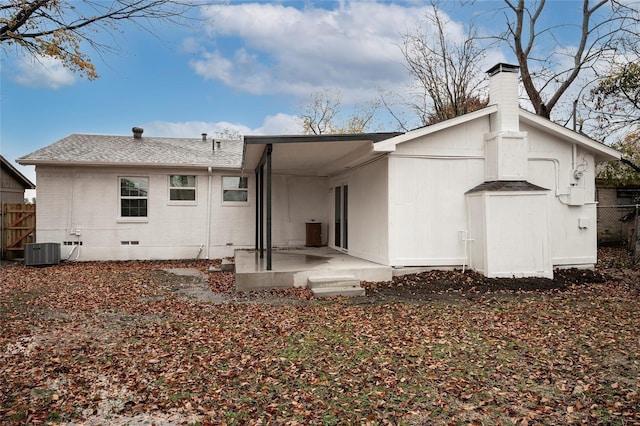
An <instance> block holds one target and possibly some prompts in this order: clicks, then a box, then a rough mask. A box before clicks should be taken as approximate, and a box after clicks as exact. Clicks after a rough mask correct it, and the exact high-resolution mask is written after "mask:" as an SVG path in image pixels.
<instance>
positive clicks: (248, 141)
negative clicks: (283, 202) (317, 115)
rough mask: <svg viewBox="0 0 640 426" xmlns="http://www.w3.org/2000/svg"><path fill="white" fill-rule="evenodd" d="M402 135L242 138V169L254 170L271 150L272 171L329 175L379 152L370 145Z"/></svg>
mask: <svg viewBox="0 0 640 426" xmlns="http://www.w3.org/2000/svg"><path fill="white" fill-rule="evenodd" d="M399 134H401V133H395V132H393V133H392V132H389V133H354V134H331V135H280V136H245V137H244V161H243V169H244V170H255V169H256V168H258V167H259V166H260V164H261V162H262V161H264V155H265V150H266V147H267V146H271V147H272V152H271V155H272V171H273V172H278V173H286V174H292V175H312V176H329V175H331V174H334V173H336V172H339V171H341V170H344V169H347V168H350V167H353V166H355V165H358V164H361V163H364V162H367V161H368V160H370V159H372V158H374V157H375V156H377V155H380V153H376V152H374V151H373V144H374V143H375V142H379V141H382V140H385V139H389V138H392V137H394V136H398V135H399Z"/></svg>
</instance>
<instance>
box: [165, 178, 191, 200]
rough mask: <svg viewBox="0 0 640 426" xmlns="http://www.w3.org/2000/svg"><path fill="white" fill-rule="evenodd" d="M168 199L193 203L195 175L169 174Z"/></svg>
mask: <svg viewBox="0 0 640 426" xmlns="http://www.w3.org/2000/svg"><path fill="white" fill-rule="evenodd" d="M169 201H177V202H180V203H182V202H186V203H188V204H194V203H195V201H196V177H195V176H193V175H170V176H169Z"/></svg>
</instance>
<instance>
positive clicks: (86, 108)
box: [0, 0, 581, 181]
mask: <svg viewBox="0 0 640 426" xmlns="http://www.w3.org/2000/svg"><path fill="white" fill-rule="evenodd" d="M452 4H453V3H444V5H445V7H446V6H447V5H452ZM503 5H504V3H502V2H500V1H481V2H477V3H475V6H474V7H473V8H472V7H467V8H459V7H451V8H450V9H451V10H446V9H445V12H446V13H447V14H448V15H449V17H450V19H451V20H452V25H451V26H450V29H449V31H450V34H449V35H450V36H451V37H454V38H455V37H459V36H461V35H462V33H463V26H464V23H465V22H468V20H469V18H470V17H471V16H474V15H477V14H478V13H480V12H482V11H485V12H486V11H487V10H492V9H495V8H498V7H501V6H503ZM552 5H553V8H552V9H551V12H552V13H550V14H549V15H548V17H546V18H545V19H548V20H553V19H560V18H562V19H565V18H566V17H567V13H569V12H568V11H570V10H571V9H573V8H577V9H576V10H579V8H580V6H581V2H578V1H563V2H560V1H555V2H554V1H552ZM427 7H428V2H422V1H407V2H374V1H366V2H365V1H363V2H357V1H346V0H345V1H341V2H330V1H320V2H315V1H304V2H303V1H298V2H259V3H254V2H231V3H229V4H226V5H214V6H210V7H206V8H200V9H198V10H197V11H195V12H194V13H196V14H197V16H198V17H199V18H201V19H202V20H201V21H199V22H197V23H194V25H193V27H191V28H188V27H184V28H181V27H177V28H176V27H174V26H168V25H156V26H155V33H156V35H155V36H154V35H152V34H149V33H148V32H145V31H141V30H139V29H137V28H136V27H133V26H132V27H128V28H125V34H124V36H123V37H119V36H116V37H115V42H116V43H117V45H116V51H115V52H114V53H105V54H102V55H101V56H100V55H98V54H95V53H94V52H93V51H91V50H88V51H87V52H89V53H90V54H91V57H92V59H93V62H94V64H95V65H96V67H97V71H98V73H99V74H100V78H98V79H97V80H95V81H88V80H85V79H82V78H80V77H79V76H77V75H73V74H72V73H70V72H69V71H68V70H66V69H64V68H62V67H61V66H60V64H58V63H56V62H55V61H49V60H43V61H39V62H38V61H33V60H32V59H30V58H27V57H25V56H23V55H19V54H16V52H14V51H6V50H5V51H4V52H0V55H1V58H2V68H1V81H0V84H1V86H0V126H1V130H0V151H1V152H2V155H3V156H5V157H6V158H7V159H9V161H11V162H12V163H13V162H14V160H15V159H16V158H18V157H21V156H23V155H26V154H28V153H30V152H32V151H34V150H36V149H39V148H41V147H44V146H46V145H49V144H51V143H53V142H55V141H57V140H59V139H61V138H63V137H65V136H67V135H69V134H72V133H88V134H121V135H122V134H130V132H131V128H132V127H133V126H141V127H143V128H144V129H145V133H144V135H145V136H166V137H194V138H199V137H200V134H201V133H203V132H206V133H209V134H214V133H215V132H216V131H220V130H223V129H229V130H235V131H238V132H239V133H240V134H285V133H300V131H301V128H300V124H299V122H298V121H297V118H296V116H297V115H298V114H299V112H300V109H301V105H303V104H304V103H305V102H306V101H308V100H309V98H310V96H311V94H312V93H313V92H317V91H319V90H322V89H324V88H330V89H333V90H340V91H341V93H342V101H343V105H344V108H345V109H346V110H347V109H348V107H349V106H351V105H354V104H357V103H362V102H366V101H370V100H373V99H375V98H377V96H378V93H379V91H380V90H384V91H395V92H402V91H403V90H406V87H407V85H408V84H409V83H410V77H409V75H408V73H407V71H406V70H405V69H404V67H403V60H402V56H401V54H400V50H399V48H398V44H399V43H400V42H401V40H402V35H403V34H404V33H407V32H408V31H409V30H411V29H413V28H415V27H416V26H417V25H418V24H419V21H420V20H421V19H423V17H424V14H425V11H426V9H427ZM553 9H555V10H556V13H553ZM558 10H564V11H565V12H564V13H563V14H560V13H557V12H558ZM484 16H486V18H483V19H481V20H480V21H479V22H478V24H479V25H480V28H479V30H480V31H481V32H482V31H484V32H487V33H490V32H491V31H493V30H494V29H495V27H496V22H495V21H493V22H492V19H489V18H490V17H492V16H493V15H492V14H486V15H484ZM498 18H499V17H497V18H495V19H498ZM498 22H499V21H498ZM499 23H500V24H503V22H499ZM105 37H106V38H105V40H107V41H108V40H110V38H108V37H107V36H105ZM500 61H508V62H513V56H512V55H511V53H510V52H509V51H508V50H507V49H506V48H502V49H495V50H492V51H491V52H489V55H488V56H487V58H486V62H487V63H486V64H485V65H486V67H485V68H483V69H486V68H489V67H490V66H491V65H493V64H495V63H497V62H500ZM380 126H382V127H383V128H381V129H380V130H386V131H391V130H396V128H395V127H394V124H393V123H392V122H391V121H390V120H389V121H386V122H385V121H384V118H383V119H381V124H380ZM14 164H15V163H14ZM16 167H17V168H18V169H19V170H20V171H22V172H23V173H24V174H25V175H26V176H27V177H29V178H30V179H32V180H33V181H35V173H34V171H33V167H22V166H19V165H17V164H16Z"/></svg>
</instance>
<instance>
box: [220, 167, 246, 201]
mask: <svg viewBox="0 0 640 426" xmlns="http://www.w3.org/2000/svg"><path fill="white" fill-rule="evenodd" d="M225 178H240V179H246V181H247V187H246V188H227V189H228V190H231V191H244V192H245V193H246V194H247V200H246V201H232V200H225V199H224V191H225V187H224V180H225ZM220 186H221V191H220V197H221V199H222V204H223V205H225V206H247V205H249V177H248V176H241V175H223V176H222V178H221V181H220Z"/></svg>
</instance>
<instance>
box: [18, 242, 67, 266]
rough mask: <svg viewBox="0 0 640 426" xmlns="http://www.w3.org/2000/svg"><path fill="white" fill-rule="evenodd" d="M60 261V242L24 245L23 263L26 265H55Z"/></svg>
mask: <svg viewBox="0 0 640 426" xmlns="http://www.w3.org/2000/svg"><path fill="white" fill-rule="evenodd" d="M58 263H60V243H35V244H25V245H24V264H25V265H27V266H42V265H57V264H58Z"/></svg>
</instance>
